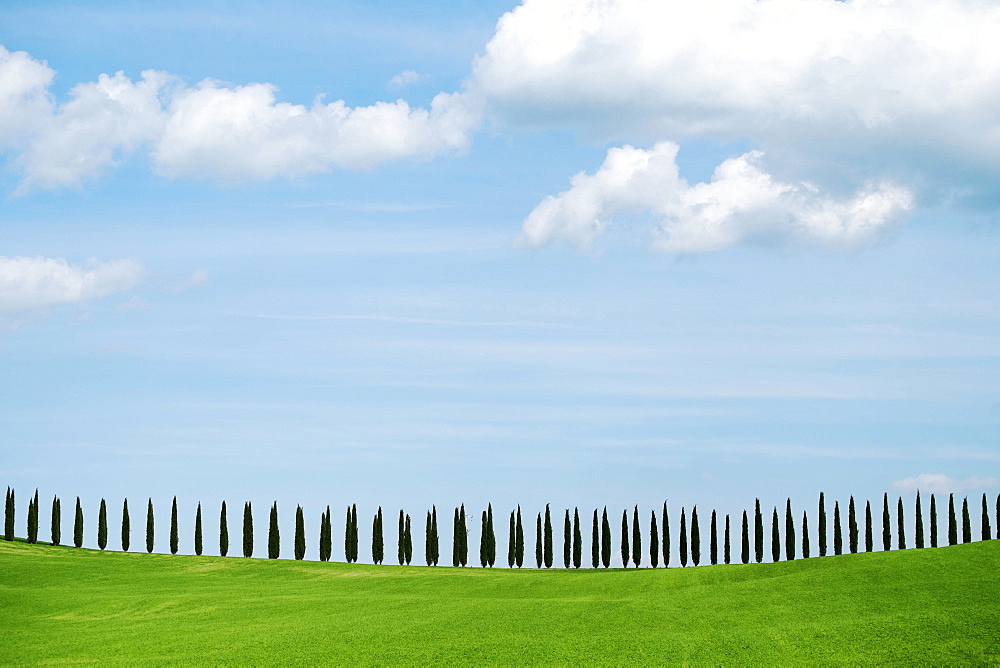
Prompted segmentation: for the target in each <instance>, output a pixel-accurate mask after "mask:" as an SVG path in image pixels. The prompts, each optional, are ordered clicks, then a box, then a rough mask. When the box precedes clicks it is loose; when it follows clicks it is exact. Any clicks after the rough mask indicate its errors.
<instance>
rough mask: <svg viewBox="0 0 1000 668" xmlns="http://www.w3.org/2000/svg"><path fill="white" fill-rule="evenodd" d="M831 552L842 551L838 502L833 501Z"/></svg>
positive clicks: (839, 553)
mask: <svg viewBox="0 0 1000 668" xmlns="http://www.w3.org/2000/svg"><path fill="white" fill-rule="evenodd" d="M833 553H834V554H835V555H838V556H839V555H841V554H843V553H844V535H843V533H842V532H841V530H840V502H839V501H834V502H833Z"/></svg>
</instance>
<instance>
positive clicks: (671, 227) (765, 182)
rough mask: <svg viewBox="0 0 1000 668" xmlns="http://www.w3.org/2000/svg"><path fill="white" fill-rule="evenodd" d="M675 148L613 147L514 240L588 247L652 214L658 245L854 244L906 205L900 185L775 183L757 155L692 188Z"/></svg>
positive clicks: (700, 248) (683, 249)
mask: <svg viewBox="0 0 1000 668" xmlns="http://www.w3.org/2000/svg"><path fill="white" fill-rule="evenodd" d="M677 151H678V146H677V145H676V144H674V143H672V142H660V143H658V144H656V145H655V146H653V147H652V148H651V149H648V150H645V149H640V148H634V147H632V146H623V147H620V148H612V149H610V150H609V151H608V154H607V157H606V158H605V160H604V163H603V164H602V165H601V167H600V168H599V169H598V170H597V172H596V173H594V174H584V173H580V174H577V175H576V176H574V177H573V178H572V179H571V187H570V189H569V190H567V191H565V192H562V193H560V194H559V195H556V196H550V197H547V198H546V199H545V200H543V201H542V202H541V203H540V204H538V206H536V207H535V209H534V210H533V211H532V212H531V213H530V214H529V215H528V217H527V218H526V219H525V221H524V224H523V227H522V232H521V236H520V238H519V241H520V242H521V243H524V244H527V245H540V244H544V243H547V242H549V241H553V240H563V241H569V242H571V243H574V244H577V245H578V246H581V247H586V246H588V245H589V244H590V243H591V242H592V241H593V240H594V238H595V237H597V236H598V235H599V234H601V233H602V232H603V231H604V230H605V229H606V228H607V226H608V225H609V224H610V223H611V222H612V220H613V219H614V218H615V216H616V215H620V214H629V213H636V212H638V213H649V214H652V215H653V216H654V217H655V218H656V219H657V220H658V222H659V226H658V229H657V231H656V233H655V235H654V246H655V247H656V248H657V249H659V250H663V251H667V252H674V253H697V252H705V251H711V250H718V249H721V248H725V247H728V246H732V245H735V244H738V243H741V242H745V241H748V240H760V239H767V240H773V239H775V238H777V239H782V240H784V239H788V240H793V241H804V242H812V243H821V244H824V245H829V246H834V247H854V246H858V245H860V244H863V243H865V242H867V241H869V240H870V239H871V238H872V237H873V236H875V235H876V234H878V233H879V232H880V231H882V230H884V229H885V228H886V227H887V226H889V225H891V224H892V223H894V222H895V221H897V220H898V219H899V218H900V217H901V216H902V215H903V214H905V213H906V212H907V211H909V209H910V208H911V206H912V196H911V194H910V192H909V191H908V190H906V189H905V188H900V187H898V186H894V185H891V184H889V183H878V184H870V185H868V186H866V187H865V188H863V189H862V190H860V191H858V192H856V193H854V194H853V195H850V196H848V197H842V198H835V197H833V196H831V195H829V194H825V193H823V192H822V191H820V189H819V188H817V187H816V186H814V185H812V184H810V183H807V182H798V183H786V182H781V181H778V180H776V179H775V178H774V177H773V176H771V175H770V174H768V173H767V172H765V171H763V170H762V169H761V167H760V165H759V162H760V158H761V157H762V156H761V154H760V153H759V152H751V153H747V154H744V155H741V156H739V157H737V158H731V159H729V160H726V161H725V162H723V163H722V164H721V165H719V166H718V167H717V168H716V170H715V173H714V174H713V176H712V179H711V181H710V182H708V183H698V184H695V185H689V184H688V183H687V181H685V180H684V179H682V178H681V177H680V173H679V169H678V167H677V161H676V157H677Z"/></svg>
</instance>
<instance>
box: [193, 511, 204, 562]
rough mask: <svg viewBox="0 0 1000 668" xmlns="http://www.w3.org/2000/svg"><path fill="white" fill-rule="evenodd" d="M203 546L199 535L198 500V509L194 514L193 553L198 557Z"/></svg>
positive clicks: (199, 514) (199, 516) (199, 512)
mask: <svg viewBox="0 0 1000 668" xmlns="http://www.w3.org/2000/svg"><path fill="white" fill-rule="evenodd" d="M203 548H204V545H203V544H202V535H201V501H199V502H198V510H197V511H196V512H195V515H194V553H195V554H196V555H198V556H199V557H200V556H201V552H202V549H203Z"/></svg>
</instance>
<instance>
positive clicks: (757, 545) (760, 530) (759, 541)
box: [753, 499, 764, 564]
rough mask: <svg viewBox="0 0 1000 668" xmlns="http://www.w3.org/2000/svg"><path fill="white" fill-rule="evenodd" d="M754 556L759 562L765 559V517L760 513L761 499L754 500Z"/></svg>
mask: <svg viewBox="0 0 1000 668" xmlns="http://www.w3.org/2000/svg"><path fill="white" fill-rule="evenodd" d="M753 516H754V517H753V556H754V559H756V560H757V563H758V564H759V563H760V562H761V561H763V560H764V518H763V516H762V515H761V514H760V499H756V500H755V501H754V510H753Z"/></svg>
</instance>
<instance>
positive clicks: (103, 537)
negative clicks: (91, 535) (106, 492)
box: [97, 499, 108, 550]
mask: <svg viewBox="0 0 1000 668" xmlns="http://www.w3.org/2000/svg"><path fill="white" fill-rule="evenodd" d="M107 546H108V506H107V504H105V503H104V499H101V508H100V510H98V511H97V547H99V548H101V549H102V550H103V549H104V548H106V547H107Z"/></svg>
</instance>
